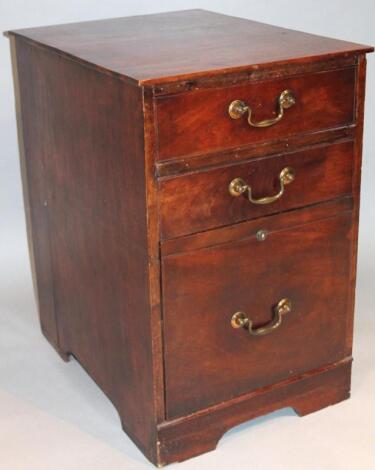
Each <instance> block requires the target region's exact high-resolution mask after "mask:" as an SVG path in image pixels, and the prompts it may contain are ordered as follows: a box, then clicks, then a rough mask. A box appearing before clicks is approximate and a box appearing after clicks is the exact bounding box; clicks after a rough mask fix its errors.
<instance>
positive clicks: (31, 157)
mask: <svg viewBox="0 0 375 470" xmlns="http://www.w3.org/2000/svg"><path fill="white" fill-rule="evenodd" d="M7 35H8V36H9V38H10V41H11V49H12V58H13V69H14V82H15V92H16V93H15V94H16V104H17V114H18V126H19V140H20V153H21V162H22V176H23V187H24V196H25V206H26V212H27V226H28V236H29V242H30V252H31V258H32V267H33V273H34V281H35V287H36V292H37V298H38V304H39V312H40V321H41V326H42V330H43V333H44V334H45V336H46V337H47V339H48V340H49V341H50V343H51V344H52V345H53V346H54V347H55V348H56V350H57V351H58V352H59V353H60V355H61V356H62V357H63V358H64V359H68V357H69V355H73V356H74V357H75V358H76V359H77V360H78V361H79V362H80V363H81V364H82V366H83V367H84V368H85V369H86V370H87V371H88V373H89V374H90V375H91V377H92V378H93V379H94V380H95V381H96V383H97V384H98V385H99V386H100V387H101V388H102V389H103V390H104V392H105V393H106V394H107V395H108V397H109V399H110V400H111V401H112V402H113V404H114V406H115V407H116V409H117V411H118V413H119V415H120V417H121V422H122V425H123V428H124V430H125V431H126V433H127V434H128V435H129V436H130V437H131V439H132V440H133V441H134V442H135V443H136V444H137V446H138V447H139V448H140V449H141V450H142V451H143V452H144V454H145V455H146V456H147V457H148V458H149V459H150V460H151V461H152V462H154V463H155V464H156V465H159V466H162V465H165V464H167V463H170V462H174V461H181V460H183V459H187V458H189V457H192V456H194V455H197V454H200V453H203V452H205V451H208V450H211V449H214V448H215V446H216V445H217V443H218V441H219V440H220V438H221V436H222V435H223V434H224V433H225V432H226V431H227V430H228V429H229V428H231V427H232V426H235V425H237V424H239V423H241V422H243V421H246V420H249V419H251V418H254V417H256V416H259V415H262V414H265V413H268V412H271V411H273V410H276V409H279V408H282V407H292V408H294V410H295V411H296V412H297V413H298V414H299V415H301V416H303V415H305V414H307V413H311V412H313V411H316V410H318V409H320V408H323V407H326V406H328V405H332V404H334V403H336V402H339V401H341V400H344V399H345V398H348V396H349V390H350V368H351V361H352V357H351V354H352V331H353V307H354V288H355V274H356V251H357V233H358V211H359V188H360V169H361V147H362V127H363V107H364V90H365V66H366V65H365V64H366V59H365V53H366V52H370V51H372V48H371V47H367V46H361V45H358V44H352V43H348V42H343V41H338V40H333V39H328V38H324V37H318V36H314V35H310V34H304V33H301V32H295V31H290V30H287V29H282V28H278V27H274V26H269V25H264V24H261V23H257V22H253V21H248V20H243V19H239V18H233V17H229V16H224V15H220V14H216V13H210V12H207V11H201V10H191V11H183V12H174V13H166V14H156V15H149V16H138V17H130V18H118V19H113V20H102V21H91V22H84V23H76V24H68V25H60V26H49V27H42V28H35V29H24V30H18V31H11V32H8V33H7Z"/></svg>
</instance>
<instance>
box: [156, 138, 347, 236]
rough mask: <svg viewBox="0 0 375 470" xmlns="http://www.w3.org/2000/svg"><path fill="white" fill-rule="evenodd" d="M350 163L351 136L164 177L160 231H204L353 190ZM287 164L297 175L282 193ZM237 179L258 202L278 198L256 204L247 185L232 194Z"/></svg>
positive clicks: (167, 234) (285, 186) (175, 232)
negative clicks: (218, 166)
mask: <svg viewBox="0 0 375 470" xmlns="http://www.w3.org/2000/svg"><path fill="white" fill-rule="evenodd" d="M352 164H353V142H352V141H347V142H342V143H339V144H333V145H325V146H318V147H315V148H312V149H309V150H305V151H300V152H296V153H292V154H285V155H278V156H273V157H267V158H263V159H260V160H252V161H250V162H248V163H245V164H237V165H232V166H229V167H224V168H217V169H213V170H209V171H203V172H199V173H193V174H190V175H184V176H178V177H173V178H165V179H162V180H161V181H160V193H159V198H160V205H159V206H160V217H161V231H162V236H163V237H164V238H172V237H177V236H180V235H185V234H189V233H194V232H198V231H204V230H207V229H210V228H213V227H219V226H223V225H229V224H233V223H236V222H240V221H243V220H247V219H252V218H257V217H261V216H263V215H267V214H271V213H277V212H280V211H285V210H289V209H293V208H297V207H303V206H305V205H309V204H314V203H317V202H321V201H326V200H329V199H333V198H337V197H340V196H342V195H345V194H350V193H351V190H352V189H351V186H352ZM284 168H289V169H291V171H293V174H294V180H293V181H292V182H290V183H289V184H285V185H284V191H283V194H281V195H280V189H281V182H280V173H281V172H282V170H283V169H284ZM237 178H241V179H243V181H244V182H246V183H247V184H248V185H249V186H250V187H251V196H252V198H253V199H255V200H256V201H257V200H258V202H259V199H260V198H263V197H265V196H270V197H272V196H277V195H279V198H278V199H277V200H275V201H273V202H272V199H271V200H268V203H267V204H258V203H256V202H250V201H249V198H248V196H249V191H248V190H247V191H246V192H244V193H243V194H242V195H239V196H233V195H231V194H230V191H229V186H230V183H231V182H232V181H234V180H236V179H237ZM263 202H264V201H263ZM266 202H267V201H266Z"/></svg>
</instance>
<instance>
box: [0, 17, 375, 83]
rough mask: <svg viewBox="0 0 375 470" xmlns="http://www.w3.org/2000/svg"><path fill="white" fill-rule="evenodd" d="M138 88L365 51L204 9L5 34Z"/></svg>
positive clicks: (349, 44) (369, 48)
mask: <svg viewBox="0 0 375 470" xmlns="http://www.w3.org/2000/svg"><path fill="white" fill-rule="evenodd" d="M7 34H14V35H17V36H22V37H23V38H26V39H28V40H31V41H33V42H35V43H39V44H40V45H43V46H47V47H48V48H52V49H54V50H55V51H56V52H58V53H60V54H63V55H64V56H70V57H71V58H74V59H75V60H78V61H80V62H86V63H90V64H92V65H94V66H96V67H98V68H100V69H105V70H107V71H109V72H111V73H115V74H120V75H122V76H125V77H127V78H129V79H131V80H132V81H134V82H136V83H138V84H140V85H147V84H148V85H152V84H156V83H157V84H162V83H166V82H169V81H173V80H180V79H181V80H182V79H187V78H191V79H194V78H199V77H207V76H215V75H219V74H223V73H228V72H230V73H232V72H243V71H247V70H252V69H254V68H257V67H260V66H270V65H272V64H275V63H277V64H283V63H290V62H304V61H306V60H326V59H329V58H332V57H336V56H344V55H351V54H356V53H363V52H370V51H372V50H373V48H372V47H369V46H364V45H359V44H354V43H350V42H345V41H339V40H336V39H330V38H326V37H321V36H316V35H313V34H306V33H302V32H299V31H293V30H290V29H285V28H279V27H276V26H271V25H267V24H263V23H258V22H255V21H250V20H244V19H241V18H235V17H232V16H226V15H222V14H218V13H213V12H209V11H204V10H187V11H178V12H171V13H160V14H153V15H145V16H133V17H125V18H115V19H107V20H99V21H88V22H84V23H71V24H65V25H56V26H45V27H40V28H31V29H21V30H17V31H10V32H9V33H7Z"/></svg>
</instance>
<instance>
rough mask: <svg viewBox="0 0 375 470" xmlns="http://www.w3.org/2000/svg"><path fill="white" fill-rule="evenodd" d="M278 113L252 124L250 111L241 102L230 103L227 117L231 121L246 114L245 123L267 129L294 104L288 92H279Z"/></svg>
mask: <svg viewBox="0 0 375 470" xmlns="http://www.w3.org/2000/svg"><path fill="white" fill-rule="evenodd" d="M277 101H278V113H277V116H276V117H274V118H271V119H265V120H264V121H259V122H254V121H252V120H251V113H252V110H251V108H250V106H249V105H248V104H246V103H245V102H244V101H241V100H235V101H232V102H231V104H230V105H229V108H228V113H229V116H230V117H231V118H232V119H239V118H240V117H242V116H243V115H244V114H246V113H247V122H248V123H249V125H250V126H252V127H269V126H273V125H274V124H276V123H277V122H279V121H280V120H281V119H282V117H283V116H284V109H288V108H291V107H292V106H293V105H295V104H296V98H295V96H294V95H293V93H292V92H291V91H290V90H284V91H283V92H281V94H280V96H279V98H278V100H277Z"/></svg>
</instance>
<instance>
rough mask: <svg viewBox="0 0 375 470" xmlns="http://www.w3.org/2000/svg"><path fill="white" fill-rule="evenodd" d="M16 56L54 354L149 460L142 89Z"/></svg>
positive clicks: (40, 55) (52, 57) (55, 60)
mask: <svg viewBox="0 0 375 470" xmlns="http://www.w3.org/2000/svg"><path fill="white" fill-rule="evenodd" d="M17 52H18V53H17V59H18V68H19V75H20V78H21V99H22V102H23V108H24V109H23V113H24V135H25V137H26V138H27V142H26V145H25V147H26V160H33V159H34V158H35V155H39V156H40V161H39V160H35V161H34V163H33V164H34V165H35V171H36V172H37V173H38V172H42V173H41V174H40V175H41V176H40V177H41V178H42V179H43V183H44V184H45V193H44V195H43V198H42V199H43V200H44V201H45V203H44V204H45V209H46V210H47V213H48V227H47V226H46V225H35V226H34V227H33V228H34V230H35V232H37V234H38V236H39V235H41V236H47V232H48V233H49V238H50V245H51V263H52V272H53V286H54V299H55V308H56V318H57V324H58V332H59V340H60V346H59V347H60V349H61V351H62V352H64V353H71V354H73V355H74V356H75V357H76V358H77V359H78V361H79V362H80V363H81V364H82V365H83V367H84V368H85V369H86V370H87V371H88V372H89V374H90V375H91V376H92V377H93V378H94V380H95V381H96V382H97V383H98V384H99V385H100V386H101V388H102V389H103V390H104V392H105V393H106V394H107V395H108V396H109V398H110V399H111V400H112V401H113V403H114V405H115V406H116V408H117V410H118V411H119V414H120V417H121V419H122V422H123V426H124V428H125V429H126V431H127V432H128V433H129V434H130V436H131V437H132V438H133V439H134V441H135V442H136V443H137V444H138V445H139V446H140V447H141V448H142V449H143V450H144V452H145V453H146V454H148V455H149V457H151V458H152V457H153V456H152V455H151V456H150V452H151V451H150V452H149V451H148V449H150V448H151V447H154V446H155V435H154V420H155V410H154V405H153V385H152V383H153V372H152V352H151V329H150V318H151V317H150V305H149V290H148V285H149V284H148V283H149V269H148V252H147V223H146V196H145V181H144V180H145V173H144V135H143V97H142V90H141V89H140V88H138V87H135V86H132V85H128V84H126V83H125V82H123V81H121V80H119V79H116V78H113V77H109V76H108V75H105V74H101V73H99V72H97V71H94V70H92V69H89V68H86V67H84V66H82V65H80V64H77V63H74V62H72V61H70V60H67V59H64V58H62V57H59V56H58V55H57V54H55V53H52V52H49V51H45V50H42V49H40V48H38V47H35V46H31V45H29V44H27V43H25V42H20V44H19V45H18V44H17ZM26 77H28V78H27V82H26ZM32 135H33V136H35V137H31V136H32ZM32 191H33V188H31V192H32ZM37 275H38V273H37ZM42 313H43V312H42Z"/></svg>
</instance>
